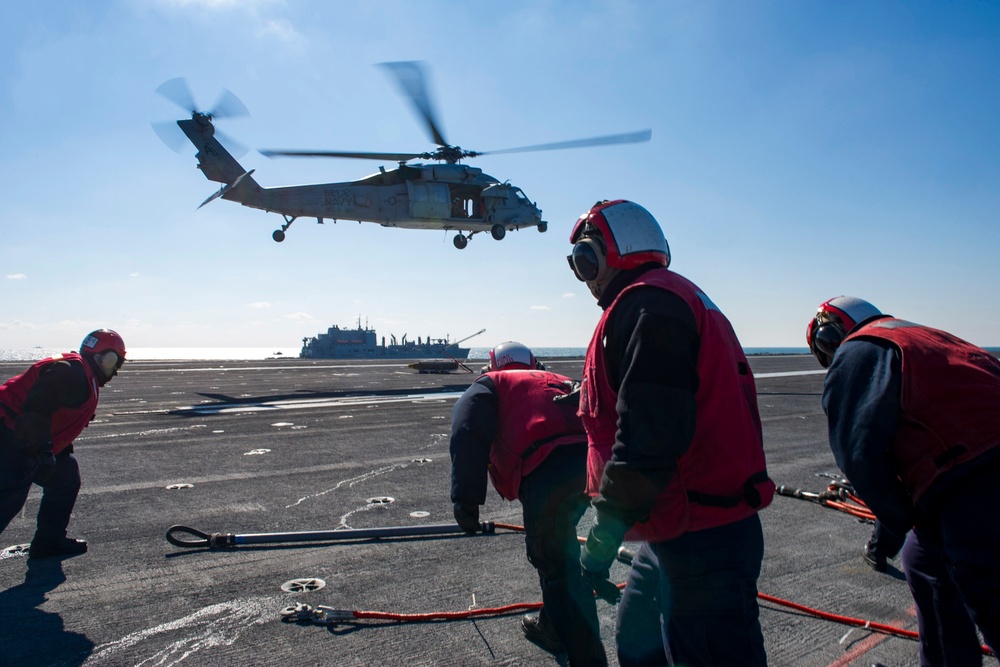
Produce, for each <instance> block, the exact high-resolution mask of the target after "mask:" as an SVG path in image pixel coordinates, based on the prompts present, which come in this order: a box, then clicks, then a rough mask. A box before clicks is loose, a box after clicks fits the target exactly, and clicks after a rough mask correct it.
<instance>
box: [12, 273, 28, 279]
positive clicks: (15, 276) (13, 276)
mask: <svg viewBox="0 0 1000 667" xmlns="http://www.w3.org/2000/svg"><path fill="white" fill-rule="evenodd" d="M27 279H28V276H26V275H24V274H23V273H8V274H7V280H27Z"/></svg>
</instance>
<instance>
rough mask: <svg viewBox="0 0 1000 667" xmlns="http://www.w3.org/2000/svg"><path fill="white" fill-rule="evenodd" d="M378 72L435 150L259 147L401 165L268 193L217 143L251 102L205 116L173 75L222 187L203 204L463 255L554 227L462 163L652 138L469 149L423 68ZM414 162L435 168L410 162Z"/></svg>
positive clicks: (519, 196) (201, 159) (275, 153)
mask: <svg viewBox="0 0 1000 667" xmlns="http://www.w3.org/2000/svg"><path fill="white" fill-rule="evenodd" d="M381 66H382V67H383V68H384V69H385V70H386V71H388V73H389V74H390V75H391V76H392V77H394V78H395V81H396V83H397V84H398V85H399V88H400V89H401V91H402V93H403V94H404V96H405V97H407V98H408V99H409V101H410V103H411V104H412V106H413V108H414V110H415V111H416V113H417V115H418V116H419V117H420V118H421V120H422V121H423V124H424V125H425V126H426V129H427V131H428V134H429V135H430V138H431V140H432V141H433V142H434V144H436V146H437V148H436V149H435V150H432V151H427V152H421V153H377V152H358V151H310V150H265V149H261V150H259V151H258V152H259V153H261V154H262V155H264V156H266V157H271V158H277V157H336V158H351V159H364V160H382V161H392V162H396V163H397V166H396V167H394V168H391V169H386V168H385V167H383V166H380V167H379V170H378V173H375V174H372V175H370V176H366V177H364V178H361V179H359V180H356V181H349V182H342V183H323V184H314V185H296V186H285V187H262V186H261V185H260V184H259V183H257V181H256V180H255V179H254V178H253V173H254V171H255V169H251V170H250V171H247V170H246V169H245V168H244V167H243V166H242V165H241V164H240V163H239V162H238V161H237V160H236V158H235V157H233V155H232V154H231V153H230V152H229V151H228V150H227V149H226V148H225V147H224V145H223V143H222V142H220V141H219V138H220V137H221V138H223V141H224V142H225V143H226V144H227V145H230V146H231V147H232V146H234V145H235V142H232V141H231V140H227V139H226V138H225V137H224V136H223V135H221V133H217V132H216V128H215V121H216V120H218V119H222V118H232V117H236V116H244V115H248V113H249V112H248V111H247V109H246V106H245V105H244V104H243V103H242V102H241V101H240V100H239V99H238V98H237V97H236V96H235V95H233V94H232V93H230V92H229V91H226V90H224V91H223V95H222V97H221V98H220V100H219V102H218V103H217V104H216V107H215V108H214V109H213V110H212V111H200V110H199V109H198V108H197V106H196V105H195V104H194V101H193V97H192V95H191V93H190V89H189V87H188V85H187V82H186V81H185V80H184V79H183V78H176V79H171V80H170V81H167V82H166V83H164V84H162V85H161V86H159V87H158V88H157V89H156V92H157V93H158V94H160V95H162V96H163V97H165V98H167V99H169V100H170V101H172V102H174V103H175V104H177V105H178V106H180V107H182V108H183V109H185V110H186V111H188V112H190V114H191V117H190V118H185V119H182V120H178V121H176V124H177V126H178V127H180V129H181V130H182V131H183V133H184V135H186V136H187V138H188V139H189V140H190V141H191V143H192V144H194V146H195V148H196V149H197V151H198V152H197V154H196V155H195V157H196V158H197V160H198V168H199V169H201V171H202V173H203V174H204V175H205V177H206V178H208V179H209V180H210V181H215V182H217V183H221V184H222V186H221V187H220V189H219V190H218V191H217V192H215V193H214V194H213V195H211V196H210V197H209V198H208V199H206V200H205V201H204V202H202V204H201V206H204V205H205V204H208V203H209V202H211V201H213V200H215V199H218V198H220V197H221V198H222V199H227V200H229V201H234V202H238V203H240V204H243V205H244V206H249V207H251V208H257V209H261V210H263V211H265V212H268V213H270V212H275V213H278V214H280V215H281V216H282V217H283V218H284V221H285V222H284V224H283V225H281V227H280V228H279V229H276V230H275V231H274V232H273V234H272V235H271V236H272V238H273V239H274V240H275V241H277V242H279V243H280V242H282V241H284V240H285V233H286V232H287V231H288V228H289V227H291V225H292V223H293V222H295V221H296V220H297V219H299V218H315V219H316V222H317V223H319V224H323V222H324V221H325V220H332V221H333V222H337V221H338V220H352V221H353V220H357V221H358V222H373V223H377V224H380V225H382V226H384V227H400V228H407V229H438V230H446V231H448V230H453V231H455V232H457V234H456V236H455V237H454V239H453V242H454V245H455V247H456V248H458V249H459V250H461V249H463V248H465V247H466V246H467V245H468V243H469V240H470V239H472V237H473V235H475V234H478V233H481V232H489V233H490V235H491V236H492V237H493V238H494V239H496V240H498V241H499V240H501V239H503V238H504V237H505V236H506V234H507V232H508V231H512V230H519V229H522V228H529V227H535V228H537V229H538V231H540V232H544V231H546V229H547V228H548V223H546V222H545V221H544V220H542V211H541V209H539V208H538V206H537V205H536V204H535V203H534V202H532V201H531V200H530V199H529V198H528V197H527V196H526V195H525V194H524V192H523V191H522V190H521V188H519V187H517V186H515V185H512V184H511V183H510V182H509V181H503V182H501V181H500V180H498V179H496V178H494V177H493V176H490V175H489V174H485V173H483V170H482V169H479V168H477V167H472V166H469V165H466V164H463V163H462V162H461V161H462V160H464V159H466V158H473V157H479V156H482V155H498V154H502V153H517V152H529V151H544V150H558V149H565V148H580V147H586V146H600V145H609V144H624V143H635V142H643V141H649V139H650V137H651V136H652V131H651V130H643V131H639V132H632V133H627V134H616V135H607V136H601V137H591V138H589V139H577V140H572V141H562V142H556V143H549V144H538V145H534V146H522V147H519V148H507V149H502V150H494V151H484V152H479V151H470V150H464V149H462V148H460V147H459V146H454V145H451V144H449V143H448V142H447V141H446V140H445V138H444V135H443V134H442V132H441V124H440V123H439V122H438V120H437V118H436V115H435V113H434V111H433V108H432V105H431V98H430V96H429V94H428V87H427V83H426V79H427V77H426V75H425V73H424V68H423V66H422V64H421V63H419V62H410V61H407V62H389V63H381ZM171 125H172V123H171ZM153 129H154V130H156V132H157V134H159V135H160V137H161V138H162V139H164V141H166V142H167V143H170V140H169V139H168V138H167V137H166V133H165V131H164V129H163V127H162V125H161V126H159V127H158V126H157V125H156V124H154V128H153ZM174 131H176V130H174ZM181 141H183V139H182V140H181ZM417 159H422V160H431V161H433V163H432V164H424V163H419V162H417V163H414V162H411V160H417ZM201 206H199V207H198V208H201Z"/></svg>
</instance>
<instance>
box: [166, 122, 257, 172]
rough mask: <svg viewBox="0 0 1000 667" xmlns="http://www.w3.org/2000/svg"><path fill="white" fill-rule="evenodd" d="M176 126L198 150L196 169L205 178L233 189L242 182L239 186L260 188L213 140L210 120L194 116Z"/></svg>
mask: <svg viewBox="0 0 1000 667" xmlns="http://www.w3.org/2000/svg"><path fill="white" fill-rule="evenodd" d="M177 125H178V126H179V127H180V128H181V130H183V131H184V134H186V135H187V138H188V139H190V140H191V143H192V144H194V147H195V148H197V149H198V153H197V155H195V157H197V158H198V168H199V169H201V172H202V173H203V174H205V178H207V179H208V180H210V181H215V182H216V183H223V184H225V185H227V186H234V187H235V184H236V182H237V181H240V180H242V181H243V183H241V185H243V184H245V186H256V187H258V188H259V187H260V186H257V183H256V182H255V181H254V180H253V179H252V178H248V176H249V174H248V173H247V170H246V169H244V168H243V166H242V165H241V164H240V163H239V162H237V161H236V158H234V157H233V156H232V155H231V154H230V153H229V151H227V150H226V149H225V147H224V146H223V145H222V144H221V143H219V140H218V139H216V138H215V126H214V125H212V121H211V119H209V118H205V117H197V116H196V117H195V118H189V119H187V120H179V121H177Z"/></svg>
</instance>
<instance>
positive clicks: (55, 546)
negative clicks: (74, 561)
mask: <svg viewBox="0 0 1000 667" xmlns="http://www.w3.org/2000/svg"><path fill="white" fill-rule="evenodd" d="M82 553H87V541H86V540H74V539H73V538H71V537H63V538H61V539H58V540H39V539H38V538H37V537H36V538H35V539H33V540H31V546H29V547H28V558H51V557H52V556H76V555H77V554H82Z"/></svg>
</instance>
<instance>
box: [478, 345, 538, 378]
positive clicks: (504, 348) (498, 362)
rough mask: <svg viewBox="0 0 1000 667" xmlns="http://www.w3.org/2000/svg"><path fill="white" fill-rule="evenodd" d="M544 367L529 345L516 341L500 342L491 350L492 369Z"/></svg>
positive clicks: (532, 368) (490, 368)
mask: <svg viewBox="0 0 1000 667" xmlns="http://www.w3.org/2000/svg"><path fill="white" fill-rule="evenodd" d="M541 368H544V367H543V366H542V365H541V364H540V363H539V362H538V360H537V359H535V355H534V354H532V352H531V350H530V349H528V346H527V345H523V344H521V343H518V342H516V341H512V340H510V341H507V342H506V343H500V344H499V345H497V346H496V347H494V348H493V349H492V350H490V367H489V370H491V371H509V370H534V369H541Z"/></svg>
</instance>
